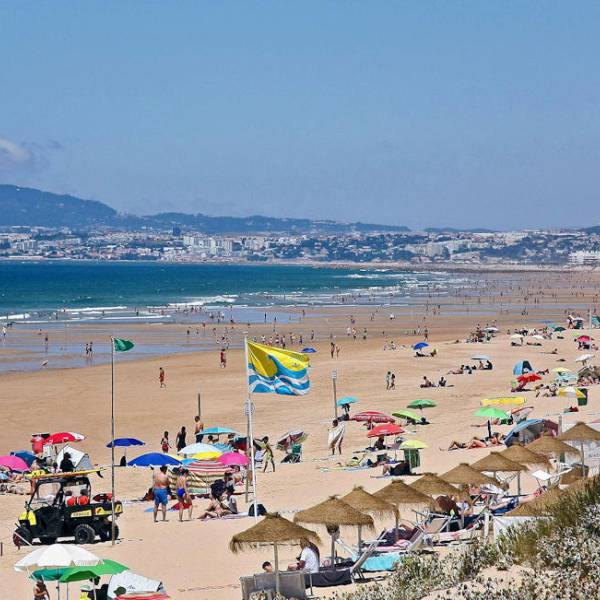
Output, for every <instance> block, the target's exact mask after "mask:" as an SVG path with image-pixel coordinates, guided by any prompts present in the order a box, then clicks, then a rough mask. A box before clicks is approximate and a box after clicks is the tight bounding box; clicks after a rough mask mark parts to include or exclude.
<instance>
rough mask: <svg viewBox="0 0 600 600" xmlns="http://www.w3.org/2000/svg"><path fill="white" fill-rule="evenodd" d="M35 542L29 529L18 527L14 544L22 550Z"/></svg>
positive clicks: (14, 536)
mask: <svg viewBox="0 0 600 600" xmlns="http://www.w3.org/2000/svg"><path fill="white" fill-rule="evenodd" d="M32 541H33V536H32V535H31V530H30V529H29V527H17V528H16V529H15V532H14V533H13V544H14V545H15V546H16V547H17V548H20V547H21V546H27V545H29V544H31V542H32Z"/></svg>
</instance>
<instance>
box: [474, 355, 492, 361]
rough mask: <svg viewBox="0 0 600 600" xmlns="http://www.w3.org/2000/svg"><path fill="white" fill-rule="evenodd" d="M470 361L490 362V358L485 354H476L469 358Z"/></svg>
mask: <svg viewBox="0 0 600 600" xmlns="http://www.w3.org/2000/svg"><path fill="white" fill-rule="evenodd" d="M471 360H490V357H489V356H488V355H487V354H476V355H475V356H471Z"/></svg>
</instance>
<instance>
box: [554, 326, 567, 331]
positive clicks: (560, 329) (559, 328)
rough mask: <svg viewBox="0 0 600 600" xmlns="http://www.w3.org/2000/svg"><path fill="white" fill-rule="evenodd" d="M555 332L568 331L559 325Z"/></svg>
mask: <svg viewBox="0 0 600 600" xmlns="http://www.w3.org/2000/svg"><path fill="white" fill-rule="evenodd" d="M554 331H566V328H565V327H563V326H562V325H558V326H557V327H555V328H554Z"/></svg>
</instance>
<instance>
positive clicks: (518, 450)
mask: <svg viewBox="0 0 600 600" xmlns="http://www.w3.org/2000/svg"><path fill="white" fill-rule="evenodd" d="M500 454H501V455H502V456H504V458H508V460H512V461H513V462H517V463H521V464H522V465H545V464H547V462H548V459H547V458H546V457H545V456H543V455H541V454H537V452H533V451H532V450H529V448H526V447H525V446H519V445H518V444H515V445H514V446H511V447H510V448H507V449H506V450H502V452H500Z"/></svg>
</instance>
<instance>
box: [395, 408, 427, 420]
mask: <svg viewBox="0 0 600 600" xmlns="http://www.w3.org/2000/svg"><path fill="white" fill-rule="evenodd" d="M392 415H393V416H394V417H398V418H399V419H411V420H412V421H420V420H421V415H418V414H417V413H416V412H414V411H412V410H409V409H408V408H402V409H400V410H397V411H396V412H393V413H392Z"/></svg>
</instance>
